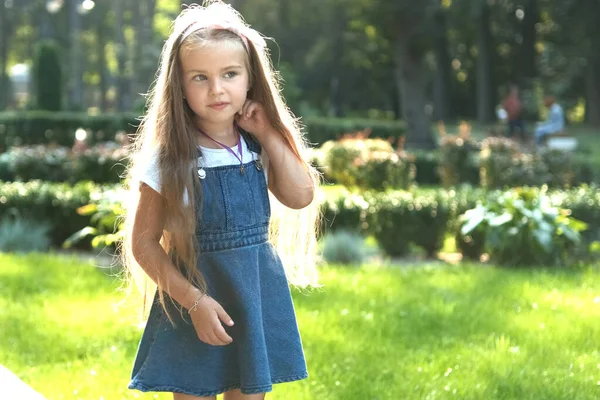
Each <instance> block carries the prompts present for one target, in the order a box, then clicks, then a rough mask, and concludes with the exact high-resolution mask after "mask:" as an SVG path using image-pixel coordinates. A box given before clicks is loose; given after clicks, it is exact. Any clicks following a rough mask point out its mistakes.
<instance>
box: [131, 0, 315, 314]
mask: <svg viewBox="0 0 600 400" xmlns="http://www.w3.org/2000/svg"><path fill="white" fill-rule="evenodd" d="M201 21H210V23H206V24H205V25H204V26H203V28H205V29H197V30H196V31H194V32H193V33H191V34H188V33H187V31H188V29H189V28H190V26H191V25H193V24H198V23H199V22H200V23H202V22H201ZM213 25H217V26H225V25H227V26H229V27H234V28H236V27H237V28H239V29H240V30H241V29H246V30H248V29H249V26H248V25H247V24H246V23H245V22H244V20H243V18H242V17H241V15H239V13H237V11H235V10H234V9H233V8H232V7H231V6H229V5H227V4H225V3H222V2H221V1H208V2H205V3H204V5H203V6H197V5H194V6H190V7H189V8H187V9H185V10H183V11H182V12H181V14H180V15H179V16H178V17H177V18H176V20H175V22H174V24H173V28H172V32H171V34H170V35H169V38H168V39H167V41H166V43H165V45H164V47H163V50H162V55H161V60H160V65H159V72H158V77H157V80H156V82H155V86H154V87H153V88H152V89H151V90H150V93H149V94H148V100H149V103H148V104H149V108H148V112H147V114H146V115H145V117H144V118H143V120H142V122H141V124H140V127H139V129H138V135H137V137H136V140H135V141H134V143H133V145H132V152H131V162H130V168H129V170H128V172H127V177H126V180H125V182H126V183H125V186H126V188H127V192H128V193H129V196H128V200H129V201H128V203H126V204H125V208H126V216H125V235H124V240H123V243H122V248H121V255H122V258H123V264H124V265H125V266H126V271H127V272H128V276H129V277H130V278H132V279H130V280H129V281H130V282H132V281H133V282H135V283H136V284H137V286H138V288H139V289H140V290H141V291H142V293H144V295H145V296H144V299H145V301H144V303H146V299H147V298H148V295H150V294H152V293H154V291H155V289H156V285H154V282H152V281H151V280H150V279H149V277H148V276H147V275H146V274H145V273H143V270H142V269H141V267H140V266H139V265H138V263H137V262H136V260H135V258H134V257H133V255H132V237H131V236H132V230H133V222H134V218H135V213H136V208H137V204H138V201H139V183H138V182H139V176H140V173H141V171H142V170H143V169H144V168H147V166H148V163H149V160H150V159H151V158H152V157H153V155H156V154H158V159H159V163H158V165H159V173H160V181H161V194H162V195H163V197H164V201H165V203H166V207H165V210H166V213H167V215H166V224H165V229H164V231H163V237H162V239H161V245H162V247H163V249H164V250H165V252H166V253H167V254H169V255H170V256H171V258H172V259H173V261H174V264H175V265H176V266H177V267H179V268H180V269H181V270H182V272H183V273H184V275H185V276H186V277H187V278H188V280H189V281H190V282H191V283H192V284H193V285H195V286H197V287H199V288H200V289H201V290H203V291H205V290H206V283H205V281H204V279H203V277H202V275H201V273H200V271H199V270H198V268H197V266H196V258H197V252H198V251H197V243H195V235H194V232H195V229H196V217H197V216H196V211H195V207H194V199H195V198H197V197H198V196H201V192H200V190H199V188H200V184H199V182H198V177H197V176H196V174H193V173H191V172H190V163H191V162H193V160H195V157H197V148H196V139H195V133H194V132H195V129H194V122H193V121H194V119H193V117H194V114H193V112H192V110H191V109H190V108H189V106H187V104H186V103H185V101H184V99H183V87H182V67H181V55H182V54H184V52H185V51H186V50H189V49H190V48H196V47H197V46H203V45H205V44H210V43H214V42H221V41H226V42H227V43H232V44H233V45H236V43H237V45H241V46H244V49H246V54H247V60H248V62H247V65H246V66H247V68H248V72H249V74H250V85H251V86H250V91H249V92H248V98H250V99H252V100H254V101H257V102H260V103H261V104H262V105H263V107H264V108H265V110H266V114H267V116H268V117H269V120H270V123H271V124H272V126H273V127H274V128H275V129H276V130H277V132H279V133H280V134H281V135H282V136H283V137H284V139H285V141H286V143H287V145H288V146H289V148H290V149H291V150H292V152H293V153H294V155H296V157H298V159H300V160H301V161H302V162H303V163H304V165H305V166H306V168H307V170H308V171H309V173H310V174H311V176H312V178H313V182H314V185H315V189H317V188H318V182H319V181H320V176H319V174H318V172H317V171H316V170H315V169H314V168H313V167H312V166H310V164H309V163H308V162H307V161H306V160H307V155H306V150H307V148H308V145H307V142H306V141H305V139H304V137H303V135H302V133H301V130H300V127H299V124H298V121H297V119H296V118H295V117H294V116H293V114H292V113H291V111H290V110H289V108H288V107H287V106H286V105H285V102H284V99H283V98H282V96H281V88H280V85H279V82H280V78H279V75H278V74H277V72H276V71H275V70H274V68H273V66H272V63H271V59H270V57H269V53H268V48H267V47H266V46H256V45H255V43H253V42H252V40H248V41H247V47H246V45H245V44H244V42H243V41H242V39H241V37H240V36H239V35H238V34H236V33H234V32H233V30H224V29H222V28H211V26H213ZM238 32H239V31H238ZM261 157H262V162H263V165H265V166H268V165H269V164H268V159H267V155H266V153H265V152H263V153H262V154H261ZM315 193H317V191H316V190H315ZM184 196H187V198H188V199H189V201H185V200H186V199H184ZM269 198H270V202H271V210H272V216H271V223H270V227H269V240H270V242H271V243H272V244H273V245H274V246H275V248H276V249H277V250H278V253H279V255H280V257H281V258H282V261H283V264H284V268H285V271H286V275H287V277H288V281H289V283H290V284H292V285H294V286H298V287H301V288H307V287H317V286H319V284H318V274H317V270H316V229H317V226H318V219H319V204H318V201H317V199H316V198H315V200H314V201H313V202H312V203H311V204H310V205H309V206H307V207H306V208H304V209H302V210H292V209H289V208H287V207H285V206H283V205H282V204H281V203H280V202H279V201H278V200H277V199H276V198H275V197H274V196H273V195H272V194H269ZM157 284H158V289H159V290H158V293H159V296H160V301H161V304H162V305H163V307H165V303H164V293H163V292H164V287H165V282H157ZM165 310H166V309H165Z"/></svg>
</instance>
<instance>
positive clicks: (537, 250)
mask: <svg viewBox="0 0 600 400" xmlns="http://www.w3.org/2000/svg"><path fill="white" fill-rule="evenodd" d="M568 214H569V211H568V210H566V209H563V208H559V207H555V206H553V205H552V204H551V199H550V197H549V196H547V195H546V194H545V193H544V191H540V190H536V189H529V188H525V189H518V190H511V191H506V192H504V193H502V194H501V195H500V196H498V197H497V198H493V197H491V196H490V197H488V198H487V200H486V201H485V202H483V203H480V204H478V205H477V207H475V208H473V209H471V210H468V211H467V212H466V213H465V214H464V217H463V218H462V227H461V234H462V235H463V236H467V235H469V234H472V233H473V232H475V233H476V234H478V235H480V237H483V238H485V248H486V251H487V252H488V253H489V255H490V260H492V261H493V262H495V263H497V264H500V265H509V266H533V265H564V264H566V263H568V262H569V261H570V260H571V257H572V256H573V255H574V253H575V251H576V249H577V246H578V245H579V243H580V235H579V232H580V231H581V230H583V229H585V225H586V224H585V223H583V222H581V221H578V220H576V219H574V218H572V217H569V215H568Z"/></svg>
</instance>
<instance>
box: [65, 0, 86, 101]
mask: <svg viewBox="0 0 600 400" xmlns="http://www.w3.org/2000/svg"><path fill="white" fill-rule="evenodd" d="M68 5H69V8H68V12H69V33H70V35H69V37H70V49H69V56H70V60H69V64H70V65H69V84H68V88H69V89H68V93H69V96H68V98H69V109H70V110H80V109H82V107H83V65H82V64H83V55H82V52H81V37H80V36H81V15H79V12H77V5H78V1H77V0H70V1H69V3H68Z"/></svg>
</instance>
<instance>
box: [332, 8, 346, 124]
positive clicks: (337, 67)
mask: <svg viewBox="0 0 600 400" xmlns="http://www.w3.org/2000/svg"><path fill="white" fill-rule="evenodd" d="M334 24H335V28H334V29H335V32H334V33H333V34H334V36H335V37H334V40H335V46H334V48H333V55H332V57H333V68H332V70H333V76H332V77H331V81H330V86H329V89H330V97H331V99H330V100H331V106H332V108H333V115H334V116H335V117H343V116H344V107H343V98H342V97H343V96H342V88H343V87H344V84H343V82H342V79H341V75H342V69H343V66H342V59H343V56H344V32H345V30H346V15H345V12H344V10H343V9H340V11H339V13H338V14H337V15H336V18H335V21H334Z"/></svg>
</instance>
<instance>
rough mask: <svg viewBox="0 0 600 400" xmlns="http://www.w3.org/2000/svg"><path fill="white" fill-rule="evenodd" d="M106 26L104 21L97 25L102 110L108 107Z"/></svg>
mask: <svg viewBox="0 0 600 400" xmlns="http://www.w3.org/2000/svg"><path fill="white" fill-rule="evenodd" d="M105 30H106V27H105V25H104V21H99V23H98V25H97V26H96V46H97V50H96V51H97V52H98V73H99V75H100V87H99V90H100V110H101V111H103V112H104V111H106V110H107V109H108V99H107V97H106V95H107V93H108V76H107V75H108V68H107V65H106V31H105Z"/></svg>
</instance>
